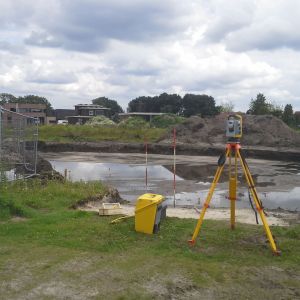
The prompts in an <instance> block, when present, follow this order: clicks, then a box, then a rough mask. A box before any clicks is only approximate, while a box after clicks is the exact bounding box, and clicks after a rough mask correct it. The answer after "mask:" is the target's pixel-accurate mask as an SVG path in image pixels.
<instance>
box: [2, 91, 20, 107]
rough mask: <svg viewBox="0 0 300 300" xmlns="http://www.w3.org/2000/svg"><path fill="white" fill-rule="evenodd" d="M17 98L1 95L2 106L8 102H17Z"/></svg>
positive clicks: (10, 95)
mask: <svg viewBox="0 0 300 300" xmlns="http://www.w3.org/2000/svg"><path fill="white" fill-rule="evenodd" d="M16 100H17V98H16V97H15V96H14V95H12V94H7V93H1V94H0V105H3V104H5V103H8V102H15V101H16Z"/></svg>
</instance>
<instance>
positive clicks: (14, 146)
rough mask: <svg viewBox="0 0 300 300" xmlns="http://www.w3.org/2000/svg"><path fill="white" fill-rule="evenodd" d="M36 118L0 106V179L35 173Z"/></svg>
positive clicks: (27, 175) (22, 176) (23, 176)
mask: <svg viewBox="0 0 300 300" xmlns="http://www.w3.org/2000/svg"><path fill="white" fill-rule="evenodd" d="M38 123H39V122H38V119H36V118H33V117H29V116H26V115H24V114H21V113H18V112H15V111H10V110H6V109H4V108H3V107H1V106H0V171H1V181H3V180H8V181H11V180H16V179H20V178H26V177H30V176H33V175H36V174H37V144H38Z"/></svg>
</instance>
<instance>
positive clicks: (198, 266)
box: [0, 180, 300, 299]
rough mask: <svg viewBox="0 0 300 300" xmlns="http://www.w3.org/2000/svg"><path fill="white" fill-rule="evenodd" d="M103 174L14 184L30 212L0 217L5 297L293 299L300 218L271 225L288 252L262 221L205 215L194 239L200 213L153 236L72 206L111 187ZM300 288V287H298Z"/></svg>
mask: <svg viewBox="0 0 300 300" xmlns="http://www.w3.org/2000/svg"><path fill="white" fill-rule="evenodd" d="M104 192H105V187H104V186H103V185H102V184H101V183H99V182H94V183H83V182H78V183H70V182H67V183H58V182H49V183H48V184H47V185H42V184H41V183H40V182H39V181H37V180H33V181H29V182H18V183H15V184H7V185H5V186H2V188H1V189H0V195H1V202H0V203H4V202H3V199H5V201H7V200H8V199H11V201H12V203H13V204H14V205H16V206H18V207H21V209H22V211H23V212H24V215H25V216H26V217H27V219H26V220H23V221H19V222H16V221H15V220H14V219H9V220H8V219H7V218H6V219H2V221H1V222H0V277H1V282H2V283H1V286H0V293H1V295H2V297H4V299H5V298H10V299H11V298H12V299H13V298H16V299H17V298H18V297H20V295H22V297H24V298H26V297H27V298H30V299H31V298H33V299H43V298H51V297H52V298H57V297H64V298H70V299H72V298H76V297H77V298H85V299H88V298H90V299H97V298H103V297H105V298H106V299H153V298H168V297H169V298H170V297H171V298H176V297H177V298H179V299H180V298H187V299H190V298H191V299H192V298H194V299H199V298H200V299H201V297H202V298H209V295H211V297H213V298H217V299H231V298H234V299H241V298H245V299H252V298H254V297H256V298H265V299H272V297H273V298H276V297H277V298H278V297H279V298H283V297H286V298H288V299H289V298H290V299H295V298H297V297H298V295H299V291H300V290H299V289H300V283H299V280H297V279H299V275H300V273H299V272H300V267H299V259H300V238H299V237H300V225H294V226H291V227H272V232H273V234H274V235H275V236H276V239H277V241H278V245H279V248H280V249H281V250H282V256H281V257H274V256H272V254H271V251H270V249H269V245H268V244H267V243H266V242H265V237H264V232H263V229H262V226H255V225H244V224H237V225H238V226H237V228H236V230H234V231H232V230H230V229H229V223H228V222H224V221H211V220H205V222H204V223H203V228H202V231H201V234H200V236H199V238H198V240H197V244H196V245H195V246H193V247H190V246H189V245H188V243H187V240H188V239H190V237H191V235H192V233H193V230H194V227H195V224H196V220H190V219H178V218H167V219H166V220H164V222H163V223H162V225H161V230H160V232H159V233H158V234H155V235H145V234H142V233H137V232H135V230H134V219H133V218H131V219H128V220H127V221H124V222H122V223H118V224H115V225H112V224H110V221H111V220H112V219H113V218H114V217H99V216H98V215H97V214H96V213H88V212H83V211H76V210H73V209H70V206H72V205H73V204H74V203H76V202H77V201H79V200H81V199H83V198H85V197H87V196H89V195H93V194H96V193H104ZM297 293H298V294H297Z"/></svg>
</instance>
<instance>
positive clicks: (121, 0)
mask: <svg viewBox="0 0 300 300" xmlns="http://www.w3.org/2000/svg"><path fill="white" fill-rule="evenodd" d="M0 11H1V28H0V92H7V93H12V94H14V95H17V96H18V95H25V94H37V95H41V96H44V97H47V98H48V99H49V100H50V102H51V103H52V104H53V106H54V107H55V108H67V107H72V106H73V105H75V104H77V103H86V102H87V103H88V102H89V101H90V100H91V99H93V98H96V97H100V96H106V97H109V98H112V99H115V100H117V101H118V102H119V103H120V104H121V105H122V106H123V107H124V108H125V107H126V106H127V103H128V101H130V100H131V99H133V98H135V97H137V96H142V95H145V96H148V95H158V94H160V93H163V92H167V93H178V94H180V95H184V94H185V93H200V94H203V93H205V94H209V95H212V96H213V97H214V98H215V99H216V101H217V103H218V104H220V103H222V102H228V101H231V102H232V103H233V104H234V105H235V109H236V110H247V108H248V106H249V102H250V100H251V98H254V97H255V96H256V94H257V93H259V92H262V93H264V94H265V95H266V97H267V99H268V100H269V101H271V102H275V103H277V104H278V105H284V104H286V103H290V104H292V105H293V107H294V109H295V110H300V85H299V84H298V83H299V82H300V52H299V51H300V32H299V31H298V28H300V2H299V1H296V0H289V1H279V0H274V1H269V0H253V1H251V0H247V1H244V0H240V1H223V0H211V1H209V0H202V1H201V0H199V1H174V0H164V1H156V0H152V1H149V0H148V1H144V0H132V1H129V0H110V1H101V0H85V1H79V0H48V1H44V0H34V1H33V0H26V1H25V0H23V1H21V0H10V1H7V0H0Z"/></svg>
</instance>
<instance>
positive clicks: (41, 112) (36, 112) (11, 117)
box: [2, 103, 47, 124]
mask: <svg viewBox="0 0 300 300" xmlns="http://www.w3.org/2000/svg"><path fill="white" fill-rule="evenodd" d="M2 107H3V108H4V109H5V110H6V111H4V112H3V122H6V123H13V121H15V120H18V119H19V118H18V115H17V114H14V113H13V112H16V113H19V114H22V115H25V116H28V117H32V118H37V119H39V123H40V124H45V122H46V108H47V106H46V104H31V103H5V104H3V105H2ZM8 111H10V112H12V113H9V112H8ZM27 122H28V123H31V122H32V121H31V119H28V120H27Z"/></svg>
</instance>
